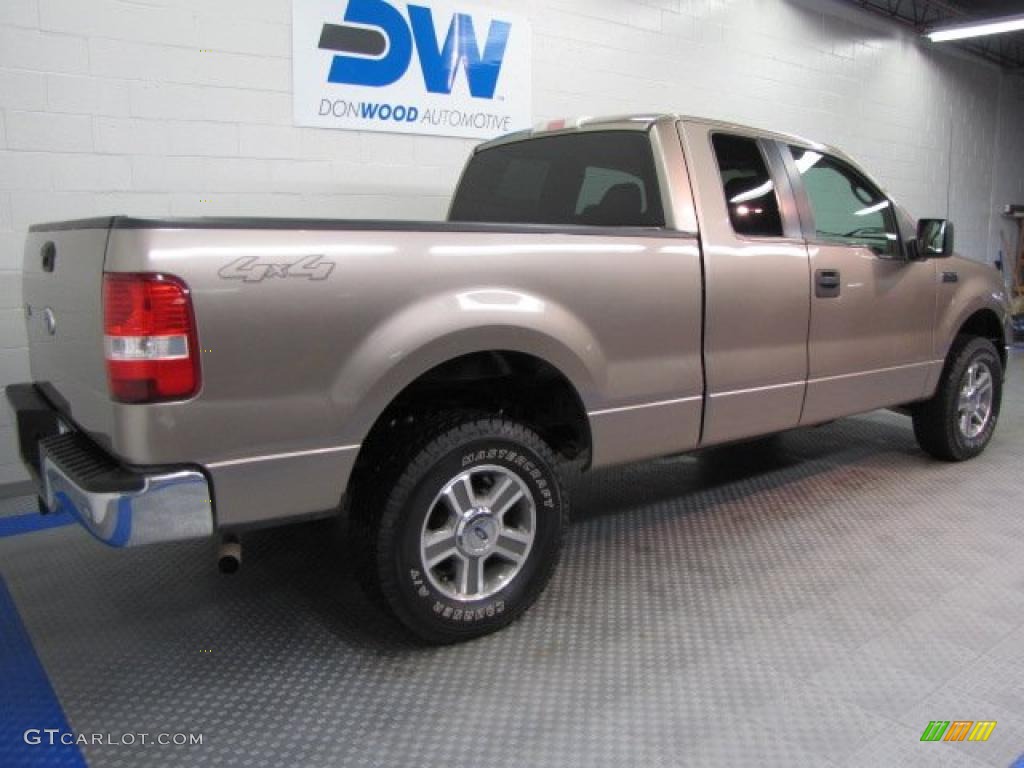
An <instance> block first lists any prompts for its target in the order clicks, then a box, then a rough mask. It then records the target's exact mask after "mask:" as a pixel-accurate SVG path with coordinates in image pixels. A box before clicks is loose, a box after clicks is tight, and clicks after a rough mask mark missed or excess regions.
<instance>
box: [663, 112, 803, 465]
mask: <svg viewBox="0 0 1024 768" xmlns="http://www.w3.org/2000/svg"><path fill="white" fill-rule="evenodd" d="M680 130H681V133H682V136H683V143H684V146H685V147H686V152H687V159H688V163H689V166H690V172H691V178H692V181H693V185H694V190H693V191H694V197H695V198H696V202H697V211H698V219H699V222H700V229H701V241H702V247H703V253H704V270H705V314H704V365H705V377H706V386H705V392H706V396H705V416H704V427H703V434H702V440H701V443H702V444H704V445H708V444H712V443H719V442H725V441H727V440H736V439H740V438H744V437H750V436H752V435H758V434H765V433H769V432H775V431H778V430H782V429H788V428H790V427H794V426H796V425H797V424H798V423H799V421H800V409H801V406H802V405H803V399H804V387H805V384H806V379H807V327H808V320H809V302H810V278H809V272H808V269H809V265H808V257H807V246H806V243H805V242H804V240H803V237H802V232H801V229H800V219H799V213H798V211H797V207H796V202H795V200H794V198H793V194H792V191H791V189H790V184H789V178H788V176H787V174H786V171H785V166H784V165H783V162H782V157H781V155H780V154H779V151H778V147H777V146H776V145H775V143H774V142H772V141H768V140H763V139H761V138H759V137H758V135H757V134H756V133H753V132H745V131H743V130H742V129H739V128H733V127H728V128H725V127H717V126H714V125H709V124H705V123H700V122H689V121H684V122H682V123H681V124H680Z"/></svg>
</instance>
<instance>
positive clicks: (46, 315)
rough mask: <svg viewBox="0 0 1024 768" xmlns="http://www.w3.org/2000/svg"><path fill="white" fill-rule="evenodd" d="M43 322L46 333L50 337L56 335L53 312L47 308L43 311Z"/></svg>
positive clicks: (55, 321) (55, 322) (55, 320)
mask: <svg viewBox="0 0 1024 768" xmlns="http://www.w3.org/2000/svg"><path fill="white" fill-rule="evenodd" d="M43 322H44V323H46V332H47V333H48V334H50V335H51V336H56V335H57V318H56V316H55V315H54V314H53V310H52V309H50V308H49V307H47V308H46V309H44V310H43Z"/></svg>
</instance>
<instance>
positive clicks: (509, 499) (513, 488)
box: [488, 477, 523, 520]
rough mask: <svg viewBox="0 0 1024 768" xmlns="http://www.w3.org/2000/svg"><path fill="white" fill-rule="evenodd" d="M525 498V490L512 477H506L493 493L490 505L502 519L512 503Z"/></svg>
mask: <svg viewBox="0 0 1024 768" xmlns="http://www.w3.org/2000/svg"><path fill="white" fill-rule="evenodd" d="M521 498H523V491H522V489H521V488H520V487H519V484H518V483H516V482H513V480H512V478H510V477H506V478H505V480H504V482H502V484H501V485H500V486H499V487H498V488H497V489H496V490H495V491H494V493H492V494H491V500H490V504H489V505H488V506H490V508H491V510H492V511H493V512H494V515H495V516H496V517H497V518H498V520H501V519H503V518H504V516H505V513H506V512H508V511H509V510H510V509H511V508H512V505H513V504H515V503H516V502H517V501H519V500H520V499H521Z"/></svg>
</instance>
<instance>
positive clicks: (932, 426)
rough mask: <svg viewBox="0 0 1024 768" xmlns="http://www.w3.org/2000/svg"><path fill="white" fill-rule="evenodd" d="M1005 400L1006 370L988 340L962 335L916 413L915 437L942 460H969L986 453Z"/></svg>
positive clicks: (929, 451)
mask: <svg viewBox="0 0 1024 768" xmlns="http://www.w3.org/2000/svg"><path fill="white" fill-rule="evenodd" d="M1002 396H1003V366H1002V362H1001V360H1000V359H999V353H998V352H997V351H996V348H995V346H994V345H993V344H992V342H991V341H989V340H988V339H982V338H978V337H976V336H958V337H957V338H956V341H955V342H954V343H953V346H952V348H951V349H950V351H949V355H948V357H947V358H946V365H945V367H944V368H943V371H942V377H941V379H940V380H939V386H938V389H937V391H936V392H935V395H934V396H933V397H932V399H931V400H927V401H925V402H923V403H921V404H919V405H917V406H916V407H915V408H914V410H913V414H912V416H913V419H914V436H915V437H916V438H917V442H918V444H919V445H920V446H921V448H922V449H923V450H924V451H926V452H927V453H929V454H931V455H932V456H934V457H935V458H937V459H942V460H943V461H964V460H966V459H971V458H974V457H975V456H977V455H978V454H980V453H981V452H982V451H984V450H985V446H987V445H988V443H989V440H991V439H992V433H993V431H995V427H996V422H997V421H998V420H999V408H1000V405H1001V402H1002Z"/></svg>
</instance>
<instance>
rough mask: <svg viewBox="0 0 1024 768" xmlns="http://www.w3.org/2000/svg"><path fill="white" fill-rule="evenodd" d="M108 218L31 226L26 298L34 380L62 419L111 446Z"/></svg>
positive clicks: (24, 284)
mask: <svg viewBox="0 0 1024 768" xmlns="http://www.w3.org/2000/svg"><path fill="white" fill-rule="evenodd" d="M109 232H110V219H90V220H86V221H81V222H64V223H61V224H53V225H40V226H37V227H33V228H32V230H31V231H30V232H29V236H28V239H27V241H26V244H25V257H24V278H23V284H22V286H23V297H24V303H25V313H26V318H27V327H28V344H29V362H30V366H31V371H32V379H33V381H35V382H36V384H37V385H38V386H39V387H40V389H41V390H42V391H43V394H44V395H46V396H47V398H48V399H49V400H50V401H51V402H52V403H53V405H55V406H56V407H57V408H58V410H59V411H60V412H61V413H62V414H63V416H64V417H65V418H66V419H67V420H68V421H70V422H72V423H73V424H75V425H77V426H78V427H79V428H81V429H82V430H84V431H86V432H88V433H90V434H91V435H92V436H93V437H94V438H95V439H97V440H98V441H99V442H100V443H102V444H107V445H109V442H110V432H111V430H112V426H113V408H112V403H111V400H110V397H109V395H108V393H107V381H106V368H105V364H104V358H103V307H102V302H103V299H102V287H103V262H104V258H105V253H106V248H107V237H108V234H109Z"/></svg>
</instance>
